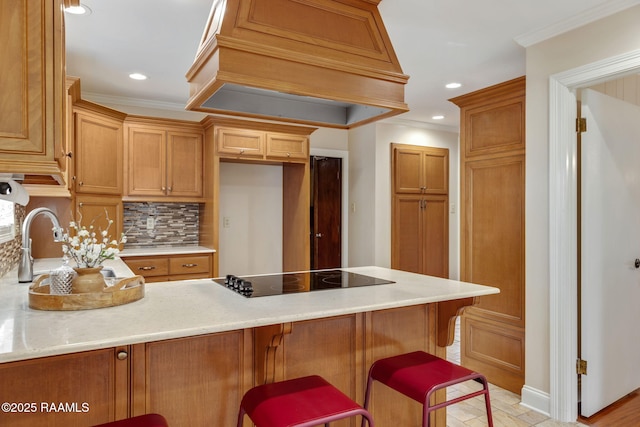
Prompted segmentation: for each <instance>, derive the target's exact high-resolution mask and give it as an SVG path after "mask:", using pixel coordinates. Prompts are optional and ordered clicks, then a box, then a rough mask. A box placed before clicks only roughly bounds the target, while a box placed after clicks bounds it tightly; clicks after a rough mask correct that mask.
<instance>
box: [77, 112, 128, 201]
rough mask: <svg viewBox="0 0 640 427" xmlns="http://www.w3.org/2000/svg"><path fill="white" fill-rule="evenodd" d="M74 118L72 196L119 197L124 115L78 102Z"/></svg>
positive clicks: (120, 190) (120, 193)
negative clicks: (78, 194) (74, 173)
mask: <svg viewBox="0 0 640 427" xmlns="http://www.w3.org/2000/svg"><path fill="white" fill-rule="evenodd" d="M74 115H75V139H76V143H75V147H76V152H75V154H76V157H75V158H76V162H75V172H76V177H75V191H76V193H91V194H112V195H122V181H123V179H122V173H123V169H122V165H123V134H122V132H123V123H124V117H125V114H124V113H121V112H119V111H115V110H111V109H109V108H106V107H102V106H100V105H97V104H92V103H90V102H86V101H79V102H78V103H76V105H75V106H74Z"/></svg>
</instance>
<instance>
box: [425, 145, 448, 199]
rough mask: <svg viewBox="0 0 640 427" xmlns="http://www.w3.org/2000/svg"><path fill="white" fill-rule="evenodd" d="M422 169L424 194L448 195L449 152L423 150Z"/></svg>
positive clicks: (441, 149) (439, 149)
mask: <svg viewBox="0 0 640 427" xmlns="http://www.w3.org/2000/svg"><path fill="white" fill-rule="evenodd" d="M422 156H423V157H422V168H423V176H424V183H423V186H424V193H425V194H448V193H449V150H447V149H444V148H424V149H423V151H422Z"/></svg>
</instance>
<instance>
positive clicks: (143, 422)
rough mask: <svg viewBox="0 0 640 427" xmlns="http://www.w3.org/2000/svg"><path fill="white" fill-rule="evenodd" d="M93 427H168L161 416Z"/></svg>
mask: <svg viewBox="0 0 640 427" xmlns="http://www.w3.org/2000/svg"><path fill="white" fill-rule="evenodd" d="M94 427H169V425H168V424H167V420H165V419H164V417H163V416H162V415H158V414H145V415H139V416H137V417H132V418H127V419H124V420H119V421H112V422H110V423H105V424H100V425H97V426H94Z"/></svg>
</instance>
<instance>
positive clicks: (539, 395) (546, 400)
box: [520, 384, 551, 417]
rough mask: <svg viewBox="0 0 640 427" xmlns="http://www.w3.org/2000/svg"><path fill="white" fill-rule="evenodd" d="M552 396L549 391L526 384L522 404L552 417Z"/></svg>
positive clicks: (523, 388)
mask: <svg viewBox="0 0 640 427" xmlns="http://www.w3.org/2000/svg"><path fill="white" fill-rule="evenodd" d="M550 402H551V398H550V396H549V393H546V392H544V391H541V390H538V389H535V388H533V387H529V386H528V385H526V384H525V385H524V386H523V387H522V391H521V400H520V405H522V406H524V407H526V408H529V409H531V410H533V411H536V412H539V413H541V414H543V415H546V416H547V417H550V416H551V415H550V408H551V404H550Z"/></svg>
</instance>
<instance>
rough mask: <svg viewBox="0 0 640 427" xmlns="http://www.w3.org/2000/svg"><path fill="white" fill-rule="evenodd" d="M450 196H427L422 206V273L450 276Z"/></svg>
mask: <svg viewBox="0 0 640 427" xmlns="http://www.w3.org/2000/svg"><path fill="white" fill-rule="evenodd" d="M448 205H449V198H448V197H442V196H425V199H424V202H423V206H422V223H423V226H422V229H423V234H422V236H421V237H422V250H423V252H422V271H421V273H422V274H428V275H429V276H437V277H445V278H447V277H449V210H448Z"/></svg>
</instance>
